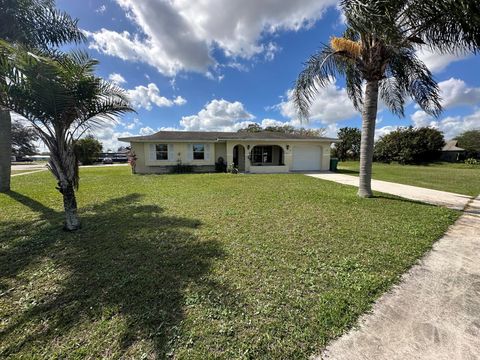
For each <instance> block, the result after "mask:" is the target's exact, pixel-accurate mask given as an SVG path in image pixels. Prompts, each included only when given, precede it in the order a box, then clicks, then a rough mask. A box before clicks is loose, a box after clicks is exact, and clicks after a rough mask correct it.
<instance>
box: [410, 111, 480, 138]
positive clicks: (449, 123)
mask: <svg viewBox="0 0 480 360" xmlns="http://www.w3.org/2000/svg"><path fill="white" fill-rule="evenodd" d="M412 122H413V124H414V126H416V127H422V126H431V127H434V128H437V129H438V130H440V131H442V132H443V134H444V136H445V138H446V139H452V138H454V137H455V136H457V135H459V134H461V133H462V132H464V131H467V130H475V129H480V110H476V111H474V112H473V113H471V114H469V115H466V116H447V117H445V118H443V119H441V120H436V119H434V118H432V117H431V116H429V115H428V114H426V113H425V112H423V111H421V110H418V111H416V112H415V113H414V114H413V115H412Z"/></svg>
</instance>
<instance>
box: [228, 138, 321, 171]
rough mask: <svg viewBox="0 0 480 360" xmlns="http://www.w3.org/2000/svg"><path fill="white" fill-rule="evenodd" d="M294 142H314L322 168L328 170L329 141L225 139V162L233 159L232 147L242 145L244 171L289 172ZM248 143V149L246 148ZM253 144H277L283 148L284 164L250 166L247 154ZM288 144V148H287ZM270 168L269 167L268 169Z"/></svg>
mask: <svg viewBox="0 0 480 360" xmlns="http://www.w3.org/2000/svg"><path fill="white" fill-rule="evenodd" d="M296 144H315V145H319V146H321V148H322V169H321V170H328V169H329V168H330V142H326V141H309V140H307V141H254V140H249V141H235V140H228V141H227V162H228V163H231V162H232V161H233V148H234V147H235V145H243V146H244V147H245V160H246V161H245V171H246V172H252V173H253V172H255V173H260V172H261V173H265V172H268V171H270V172H289V171H290V170H291V169H292V157H293V147H294V146H295V145H296ZM248 145H249V146H250V149H248ZM255 145H278V146H281V147H282V148H283V152H284V162H285V166H283V167H282V166H271V167H270V166H251V165H250V160H249V159H248V155H249V154H250V152H251V151H252V149H253V147H254V146H255ZM287 145H288V150H287ZM269 168H270V169H269Z"/></svg>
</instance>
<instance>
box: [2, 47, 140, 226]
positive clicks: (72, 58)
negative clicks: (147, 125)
mask: <svg viewBox="0 0 480 360" xmlns="http://www.w3.org/2000/svg"><path fill="white" fill-rule="evenodd" d="M11 57H12V58H13V60H14V63H15V66H14V67H13V68H10V73H9V74H7V75H6V76H8V78H9V79H10V81H9V82H8V83H7V82H5V81H4V82H2V83H3V84H4V85H3V86H2V87H1V88H0V90H1V94H2V95H3V96H1V97H0V104H1V105H3V106H5V107H6V108H9V109H12V110H13V111H15V112H16V113H18V114H20V115H22V116H23V117H25V118H26V119H27V120H29V121H30V123H31V125H32V126H33V127H34V128H35V130H36V132H37V134H38V136H39V137H40V139H41V140H42V141H43V142H44V143H45V145H46V146H47V147H48V149H49V150H50V160H49V162H48V167H49V169H50V171H51V172H52V174H53V175H54V176H55V178H56V179H57V182H58V186H57V189H58V191H59V192H60V193H61V194H62V195H63V205H64V209H65V215H66V221H65V229H66V230H77V229H79V228H80V220H79V218H78V216H77V202H76V198H75V189H77V188H78V185H79V176H78V161H77V159H76V156H75V152H74V144H75V141H76V140H77V139H78V138H79V137H80V136H81V135H82V134H83V133H84V132H85V131H87V130H89V129H91V128H92V127H93V126H100V125H102V123H103V122H104V121H114V120H115V117H116V116H119V115H121V114H123V113H125V112H128V111H133V110H132V109H131V108H130V106H129V104H128V100H127V98H126V95H125V92H124V90H122V89H120V88H119V87H117V86H116V85H114V84H112V83H110V82H107V81H105V80H103V79H101V78H98V77H96V76H95V75H94V70H95V66H96V65H97V63H98V62H97V61H96V60H92V59H90V58H89V57H88V56H87V55H86V54H82V53H76V54H69V55H62V54H60V55H58V54H57V57H56V58H55V59H45V58H42V57H38V56H32V55H31V54H30V53H25V52H23V51H17V50H16V49H13V50H12V54H11ZM2 73H4V72H2Z"/></svg>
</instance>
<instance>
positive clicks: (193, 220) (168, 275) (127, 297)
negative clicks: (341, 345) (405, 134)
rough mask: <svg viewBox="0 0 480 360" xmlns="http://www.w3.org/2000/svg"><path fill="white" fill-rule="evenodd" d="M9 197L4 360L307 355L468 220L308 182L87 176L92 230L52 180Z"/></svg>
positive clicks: (0, 205) (3, 237)
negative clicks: (71, 227) (75, 220)
mask: <svg viewBox="0 0 480 360" xmlns="http://www.w3.org/2000/svg"><path fill="white" fill-rule="evenodd" d="M12 185H13V186H12V190H13V191H12V192H11V193H9V194H0V227H1V229H2V231H1V233H0V358H25V359H31V358H71V359H81V358H91V359H93V358H120V357H122V358H135V359H142V358H146V359H154V358H165V357H168V358H170V357H171V358H175V359H210V358H211V359H213V358H222V359H306V358H308V357H309V356H310V355H312V354H314V353H317V352H318V351H319V350H320V349H321V347H323V346H324V345H326V344H327V342H328V341H329V340H332V339H333V338H334V337H336V336H339V335H340V334H342V333H343V332H344V331H346V330H347V329H348V328H350V327H351V326H352V325H354V324H355V321H356V319H357V318H358V316H359V315H360V314H362V313H364V312H365V311H367V310H368V309H369V308H370V307H371V304H372V302H373V301H374V300H375V299H376V298H378V297H379V296H380V295H381V294H382V293H384V292H385V291H386V290H387V289H388V288H389V287H390V286H391V285H392V284H393V283H395V282H396V281H397V280H398V279H399V276H400V275H401V274H402V273H403V272H405V271H406V269H408V268H409V267H410V266H411V265H412V264H414V263H415V261H416V260H417V259H418V258H419V257H420V256H422V254H424V253H425V251H427V250H428V249H429V248H430V247H431V246H432V244H433V242H434V241H435V240H437V239H438V238H439V237H440V236H441V235H442V234H443V233H444V232H445V230H446V229H447V227H448V226H449V225H450V224H452V223H453V222H454V220H455V219H456V218H457V217H458V212H455V211H453V210H449V209H445V208H439V207H434V206H429V205H424V204H420V203H414V202H409V201H406V200H402V199H399V198H395V197H389V196H379V197H377V198H373V199H363V200H362V199H359V198H358V197H357V196H356V189H355V188H354V187H349V186H342V185H338V184H335V183H333V182H328V181H321V180H318V179H314V178H311V177H306V176H303V175H300V174H286V175H229V174H204V175H163V176H155V175H152V176H133V175H130V174H129V169H128V168H126V167H116V168H106V169H105V168H90V169H81V187H80V191H79V193H78V202H79V206H80V215H81V218H82V220H83V228H82V230H80V231H78V232H76V233H65V232H63V231H62V230H61V227H62V222H63V214H62V212H61V198H60V195H59V194H58V193H57V191H56V190H55V189H54V186H55V181H54V180H53V178H52V176H51V175H50V174H49V173H48V172H40V173H36V174H32V175H29V176H20V177H15V178H13V179H12Z"/></svg>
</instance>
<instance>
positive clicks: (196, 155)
mask: <svg viewBox="0 0 480 360" xmlns="http://www.w3.org/2000/svg"><path fill="white" fill-rule="evenodd" d="M192 148H193V160H205V145H204V144H193V146H192Z"/></svg>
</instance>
